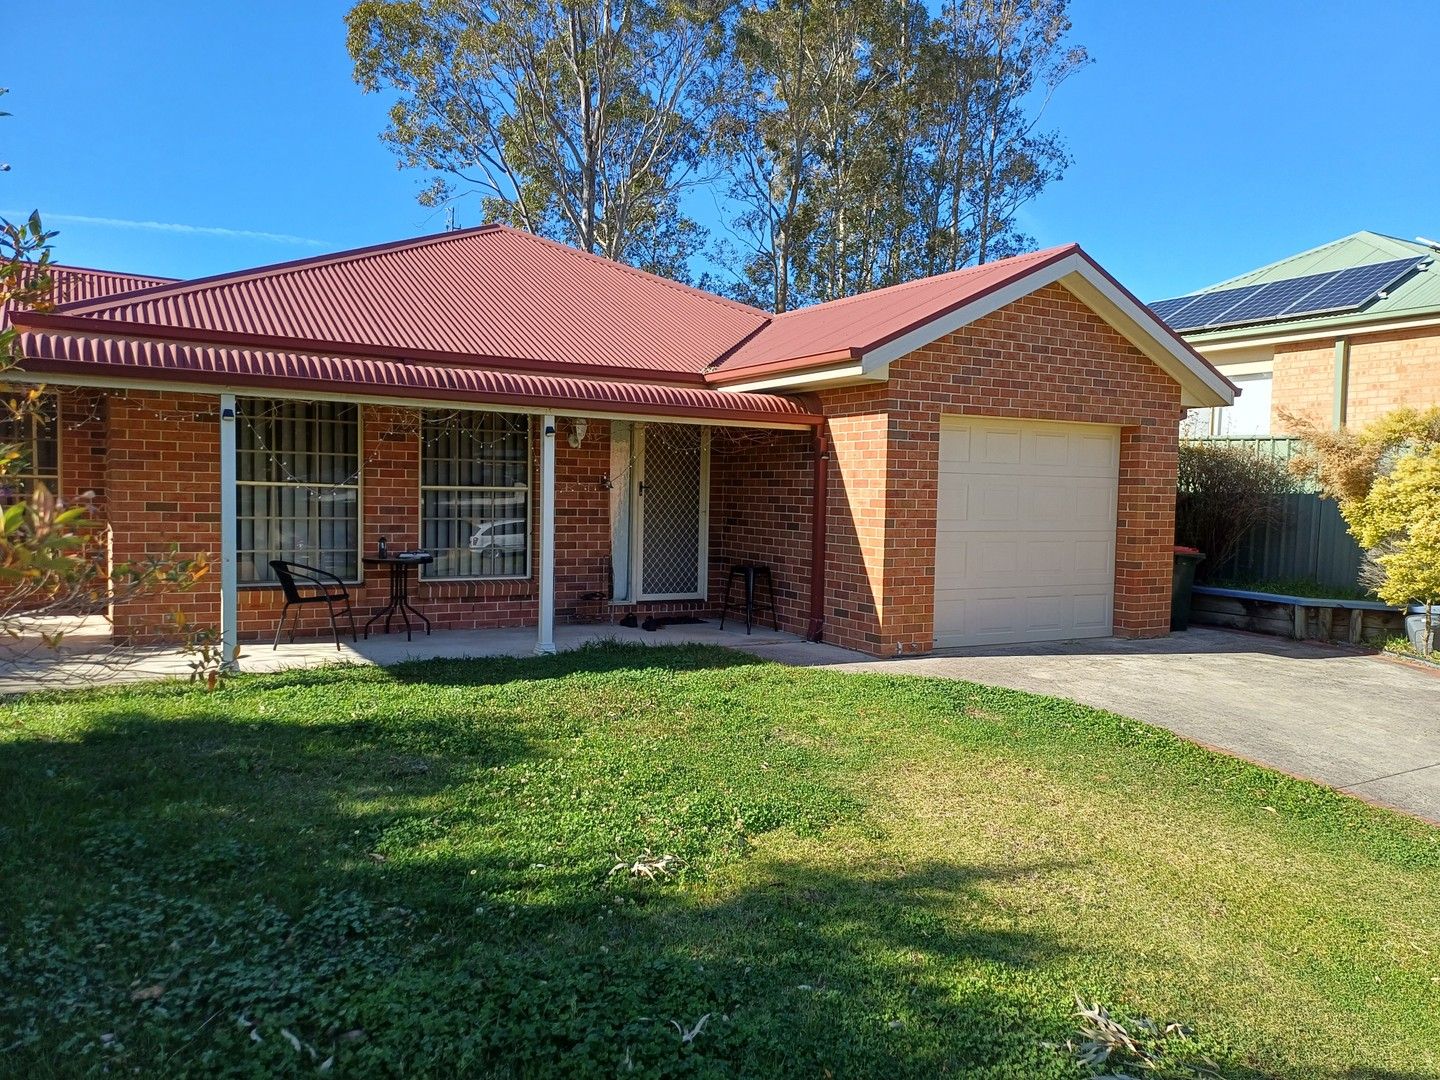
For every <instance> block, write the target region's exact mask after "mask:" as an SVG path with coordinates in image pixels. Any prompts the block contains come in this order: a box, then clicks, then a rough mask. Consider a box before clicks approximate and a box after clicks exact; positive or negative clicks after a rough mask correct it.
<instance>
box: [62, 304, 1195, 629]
mask: <svg viewBox="0 0 1440 1080" xmlns="http://www.w3.org/2000/svg"><path fill="white" fill-rule="evenodd" d="M819 398H820V401H821V404H822V408H823V410H824V412H825V414H826V416H827V418H828V426H829V435H830V439H831V443H832V462H831V468H830V491H829V512H828V516H827V564H826V582H827V591H826V597H825V612H824V615H825V624H826V625H825V637H826V640H828V641H831V642H834V643H837V644H841V645H846V646H850V647H854V648H860V649H865V650H867V651H870V652H873V653H878V654H881V655H895V654H897V653H915V652H924V651H927V650H929V649H930V648H931V644H932V640H933V622H934V610H933V605H934V584H935V583H934V565H935V562H934V554H935V553H934V545H935V531H934V530H935V499H936V491H937V483H938V456H939V422H940V417H941V415H942V414H945V413H955V414H962V413H969V414H983V415H994V416H1004V417H1012V418H1030V419H1043V420H1059V421H1067V420H1068V421H1083V422H1087V423H1102V424H1115V425H1118V426H1120V428H1121V460H1120V490H1119V522H1120V527H1119V533H1118V537H1117V551H1116V558H1117V568H1116V604H1115V629H1116V632H1117V633H1120V634H1125V635H1135V636H1145V635H1158V634H1163V633H1165V632H1166V631H1167V629H1168V619H1169V577H1170V561H1171V560H1170V553H1169V551H1170V545H1171V542H1172V536H1173V514H1174V481H1175V448H1176V440H1175V422H1176V420H1177V418H1178V417H1179V415H1180V411H1181V410H1180V404H1179V388H1178V386H1177V385H1176V384H1175V383H1174V382H1173V381H1172V380H1170V379H1169V377H1168V376H1166V375H1164V374H1163V373H1162V372H1160V371H1159V369H1157V368H1156V367H1155V366H1154V365H1153V364H1152V363H1151V362H1150V361H1149V360H1148V359H1147V358H1145V357H1144V356H1143V355H1141V354H1140V353H1139V352H1138V351H1137V350H1135V349H1134V348H1133V347H1132V346H1130V345H1129V344H1128V343H1127V342H1126V341H1124V339H1123V338H1121V337H1120V336H1119V335H1118V334H1117V333H1115V332H1114V331H1113V330H1111V329H1110V328H1109V327H1108V326H1106V325H1105V324H1104V323H1103V322H1102V321H1101V320H1100V319H1099V318H1098V317H1096V316H1095V315H1093V314H1092V313H1091V312H1090V311H1089V310H1088V309H1087V308H1086V307H1085V306H1084V305H1083V304H1082V303H1081V302H1080V301H1079V300H1078V299H1076V298H1075V297H1074V296H1073V295H1072V294H1070V293H1069V292H1068V291H1066V290H1065V289H1064V288H1063V287H1061V286H1059V285H1053V286H1050V287H1048V288H1046V289H1043V290H1041V291H1040V292H1037V293H1036V294H1034V295H1032V296H1030V297H1026V298H1024V299H1022V300H1020V301H1017V302H1015V303H1013V304H1011V305H1009V306H1007V307H1006V308H1005V309H1003V310H1002V311H999V312H996V313H994V314H992V315H990V316H988V317H987V318H984V319H981V320H979V321H977V322H976V323H975V324H973V325H971V326H969V327H966V328H964V329H962V330H960V331H957V332H956V333H954V334H951V335H949V336H947V337H945V338H943V339H941V340H939V341H936V342H934V343H932V344H931V345H929V346H926V347H925V348H922V349H919V350H917V351H916V352H914V353H912V354H911V355H909V356H906V357H904V358H902V359H901V360H898V361H896V362H895V363H894V364H892V365H891V369H890V379H889V381H888V382H886V383H880V384H871V385H866V386H860V387H850V388H845V389H841V390H831V391H825V392H822V393H821V394H820V395H819ZM76 415H77V417H78V413H77V414H76ZM97 415H104V416H105V417H106V419H105V421H104V422H103V425H101V426H96V422H95V421H87V422H86V423H84V424H79V425H78V426H77V427H76V428H75V430H73V431H71V430H70V429H66V431H65V435H64V437H65V439H66V441H67V444H70V445H68V446H67V447H66V448H64V449H63V450H62V453H63V454H65V455H66V460H70V461H72V462H73V463H76V466H77V468H78V463H79V462H81V461H91V462H99V461H102V460H103V462H104V465H105V469H104V470H103V471H101V470H99V469H96V468H90V469H89V470H88V472H87V475H86V478H85V483H86V484H87V485H88V486H91V487H95V488H98V489H103V490H104V491H105V492H106V495H107V500H108V502H109V507H110V520H111V522H112V523H113V526H114V544H115V553H116V557H117V558H118V559H126V558H137V557H139V556H141V555H143V554H145V553H147V552H159V551H164V550H166V549H167V548H168V543H169V542H170V541H171V540H178V541H180V543H181V546H182V550H185V551H186V552H187V553H188V552H192V551H203V552H204V553H206V554H207V555H210V556H211V557H215V556H217V555H218V551H219V523H218V418H217V416H216V400H215V399H214V398H207V397H201V396H194V397H189V396H175V395H159V394H149V393H134V394H125V395H115V396H112V397H110V398H109V399H108V400H107V401H105V402H103V403H101V404H100V406H99V411H98V413H97ZM533 423H534V425H535V426H534V427H533V428H532V433H533V437H532V444H533V446H534V453H535V457H536V458H537V460H538V454H539V445H538V444H539V431H538V425H539V421H538V418H537V419H536V420H534V421H533ZM362 424H363V432H364V439H363V442H364V448H363V462H364V465H363V473H364V475H363V480H362V507H363V517H364V521H363V527H362V553H365V554H369V553H371V552H373V551H374V550H375V546H376V542H377V541H378V539H379V537H380V536H382V535H383V536H385V537H386V539H387V540H388V541H389V543H390V544H391V546H392V547H395V548H399V547H408V546H412V545H415V544H418V542H419V517H420V494H419V454H420V445H419V433H418V422H417V418H416V416H415V414H414V413H411V412H409V411H406V410H403V409H395V408H388V407H379V406H366V407H364V409H363V410H362ZM87 425H88V426H87ZM559 427H560V430H559V432H558V435H557V440H556V457H557V485H556V487H557V491H556V536H557V542H556V587H557V597H556V616H557V619H558V620H559V621H561V622H564V621H567V620H579V621H587V622H588V621H596V620H599V621H608V620H609V619H611V618H615V617H618V616H619V615H621V614H624V613H627V612H629V611H632V610H637V611H638V613H639V614H641V615H642V616H643V615H644V614H648V613H651V612H685V611H689V612H702V613H710V614H713V613H714V612H715V611H716V609H717V608H718V604H719V600H720V595H721V592H722V591H723V587H724V580H725V573H726V571H727V569H728V567H729V566H730V565H731V564H732V563H735V562H742V561H743V562H764V563H767V564H769V565H770V566H771V567H772V568H773V570H774V573H775V579H776V581H775V583H776V586H777V593H778V607H779V614H780V621H781V625H782V627H783V628H784V629H787V630H790V631H792V632H797V633H799V632H803V631H804V629H805V626H806V623H807V621H808V617H809V556H810V513H811V490H810V485H811V477H812V467H813V462H812V460H811V448H810V438H811V436H810V435H809V434H808V433H803V432H797V433H763V432H729V431H726V430H723V429H716V430H714V431H712V444H711V445H712V452H711V502H710V529H711V532H710V567H709V573H710V599H709V601H708V602H701V601H692V602H678V603H665V604H651V605H641V606H639V607H638V609H637V608H634V607H619V606H612V605H610V604H609V603H608V602H593V601H585V600H583V599H582V597H583V596H584V594H586V593H590V592H602V593H606V594H607V595H608V589H609V560H610V512H609V501H610V493H609V491H608V490H607V489H606V487H605V485H604V483H603V481H604V479H605V478H606V477H607V475H608V474H609V472H610V468H611V464H610V425H609V424H607V423H605V422H604V421H591V422H590V423H589V430H588V433H587V435H586V438H585V440H584V442H583V443H582V445H581V446H580V447H579V448H578V449H577V448H572V447H570V446H569V444H568V440H567V436H568V434H569V431H570V427H569V421H568V420H566V419H563V418H562V419H561V421H560V425H559ZM102 430H103V434H104V436H105V439H104V440H103V441H102V440H100V438H99V435H100V433H101V431H102ZM100 451H103V454H102V453H100ZM537 479H538V476H537ZM73 480H74V483H77V484H78V483H81V477H80V475H79V474H78V473H77V475H76V476H75V477H74V478H73ZM66 483H67V484H69V483H71V479H70V478H68V477H67V479H66ZM532 487H533V485H532ZM533 516H534V517H535V518H536V519H537V520H536V525H535V528H536V531H537V533H538V514H535V515H533ZM538 546H539V545H538V535H537V536H536V537H535V538H534V543H533V545H532V549H533V550H536V551H538ZM537 569H538V564H537V565H536V566H535V567H532V571H533V570H537ZM387 589H388V582H387V580H386V578H385V577H384V575H383V574H377V573H374V572H371V573H368V574H366V581H365V584H364V585H363V586H360V587H358V588H357V590H356V605H355V606H356V612H357V616H358V618H359V619H360V620H361V621H362V622H363V620H364V619H365V618H367V617H368V615H369V614H370V613H371V612H372V611H374V610H376V609H378V608H379V607H381V606H382V605H383V604H384V602H385V600H386V596H387ZM413 596H414V602H415V604H416V606H417V607H420V608H421V609H422V610H423V611H425V612H426V614H427V615H429V616H430V617H431V619H432V621H433V622H434V623H435V625H436V626H437V627H439V628H481V627H497V626H529V625H533V624H534V621H535V618H536V608H537V600H536V582H535V578H534V575H533V573H532V576H531V577H530V578H527V579H525V580H518V581H458V582H457V581H450V582H418V583H416V586H415V588H414V590H413ZM280 603H281V600H280V595H279V592H278V590H277V589H275V588H271V587H250V588H242V590H241V596H240V606H241V631H242V637H245V638H250V639H253V638H261V639H268V637H269V636H270V635H271V634H272V633H273V631H274V627H275V625H276V622H277V620H278V617H279V611H280ZM177 604H179V605H180V606H182V607H184V608H185V610H186V611H187V614H188V616H189V617H190V618H191V619H192V620H194V621H196V622H198V623H201V624H204V625H213V624H214V622H215V621H216V620H217V618H218V571H217V572H216V573H215V574H213V575H212V576H211V577H210V578H209V579H207V580H206V581H205V582H203V583H202V585H201V587H200V588H198V589H197V590H196V591H195V592H193V593H192V594H189V595H187V596H184V597H180V598H176V597H174V596H165V597H154V598H148V599H146V600H142V601H136V602H133V603H131V604H127V605H123V606H122V608H121V609H120V610H117V612H116V628H117V632H118V633H120V634H121V635H123V636H126V637H129V638H132V639H144V638H146V637H151V636H155V635H157V634H159V633H161V632H163V631H164V629H165V624H166V615H167V613H168V612H169V611H171V610H173V609H174V608H175V607H176V606H177ZM300 632H301V633H302V634H305V635H314V634H317V633H325V632H328V623H327V620H326V619H325V616H324V614H323V612H316V611H314V610H313V609H311V610H310V611H308V612H306V613H305V620H304V622H303V623H302V625H301V631H300Z"/></svg>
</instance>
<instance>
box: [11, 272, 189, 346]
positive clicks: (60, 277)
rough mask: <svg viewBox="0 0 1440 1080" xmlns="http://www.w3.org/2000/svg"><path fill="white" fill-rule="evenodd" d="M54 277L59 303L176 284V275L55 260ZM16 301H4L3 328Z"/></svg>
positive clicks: (52, 275) (56, 298)
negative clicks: (150, 274) (122, 271)
mask: <svg viewBox="0 0 1440 1080" xmlns="http://www.w3.org/2000/svg"><path fill="white" fill-rule="evenodd" d="M49 272H50V279H51V281H52V282H53V283H54V287H55V293H54V296H53V297H52V299H53V301H54V303H56V304H77V303H83V302H85V301H87V300H98V299H100V298H101V297H104V296H113V295H115V294H116V293H128V292H134V291H135V290H136V289H148V288H151V287H153V286H155V285H169V284H172V283H173V282H174V281H175V279H174V278H161V277H148V276H145V275H141V274H117V273H114V272H113V271H110V270H91V269H89V268H88V267H84V266H63V265H61V264H59V263H51V264H50V268H49ZM12 307H13V305H12V304H10V303H8V302H7V303H4V304H0V330H3V329H5V327H7V326H9V325H10V311H11V309H12Z"/></svg>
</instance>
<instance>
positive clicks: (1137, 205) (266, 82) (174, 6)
mask: <svg viewBox="0 0 1440 1080" xmlns="http://www.w3.org/2000/svg"><path fill="white" fill-rule="evenodd" d="M6 7H7V8H8V9H9V10H8V11H7V12H6V13H5V14H3V15H0V31H3V40H5V41H7V42H10V43H12V44H13V43H14V42H16V41H19V42H24V43H25V47H24V48H10V49H7V54H8V55H10V56H12V57H19V58H20V62H19V63H16V62H15V61H13V60H11V61H0V85H3V86H8V87H9V88H10V90H11V92H10V94H9V95H7V96H6V97H5V98H3V99H0V108H4V109H6V110H8V111H9V112H11V113H13V114H15V115H14V116H13V117H11V118H8V119H3V120H0V161H8V162H9V163H10V164H11V166H12V168H11V171H10V172H8V173H3V174H0V210H3V211H17V210H18V211H25V212H28V211H29V210H30V209H31V208H33V207H38V208H39V209H40V210H41V211H42V212H43V213H44V214H45V216H46V218H47V221H48V222H49V223H50V224H51V225H52V226H54V227H57V228H59V229H60V230H61V236H60V238H59V239H58V241H57V248H56V257H57V259H59V260H60V261H63V262H69V263H76V264H80V265H89V266H99V267H104V268H113V269H124V270H134V271H141V272H148V273H155V274H164V275H173V276H196V275H200V274H207V273H217V272H221V271H224V270H230V269H235V268H238V267H242V266H248V265H256V264H259V263H264V262H273V261H278V260H282V259H289V258H298V257H301V256H304V255H308V254H316V253H320V252H323V251H327V250H337V249H341V248H346V247H354V246H359V245H362V244H368V243H376V242H380V241H384V240H391V239H396V238H399V237H404V236H413V235H418V234H421V233H425V232H432V231H437V230H439V229H440V228H442V227H443V224H444V222H443V217H442V216H441V215H440V214H438V213H436V212H434V211H430V210H427V209H425V208H423V207H421V206H419V205H418V204H417V203H416V202H415V200H414V195H415V193H416V191H417V190H418V188H419V187H420V185H421V181H422V178H421V177H420V176H419V175H418V174H408V173H402V172H399V171H397V169H396V168H395V164H394V161H393V158H392V157H391V155H390V152H389V151H388V150H387V149H386V148H385V147H384V146H382V145H381V144H380V142H379V140H378V138H377V135H378V133H379V131H380V130H381V129H382V128H383V127H384V123H385V116H384V113H385V105H386V103H385V102H384V101H383V100H382V99H380V98H378V97H375V96H370V97H367V96H365V95H362V94H361V93H360V91H359V89H358V88H357V87H356V86H355V85H354V83H353V81H352V79H351V76H350V66H349V62H348V59H347V57H346V54H345V45H344V26H343V23H342V17H343V14H344V12H345V10H346V9H347V7H348V5H347V4H345V3H344V2H343V0H336V2H332V0H302V2H298V3H297V2H294V0H290V2H275V0H255V2H252V3H248V4H228V3H167V4H162V3H143V4H115V3H113V2H90V0H62V2H56V3H49V4H24V5H21V4H9V5H6ZM1072 16H1073V19H1074V23H1075V29H1074V34H1073V36H1074V39H1075V40H1076V41H1077V42H1079V43H1081V44H1084V45H1085V46H1086V47H1088V48H1089V49H1090V52H1091V54H1092V55H1093V56H1094V58H1095V63H1094V64H1092V65H1091V66H1090V67H1089V68H1087V69H1086V70H1084V71H1082V72H1081V73H1080V74H1078V75H1077V76H1075V78H1074V79H1073V80H1072V81H1071V82H1070V83H1068V84H1067V85H1066V86H1065V87H1064V88H1062V90H1061V92H1060V94H1059V95H1058V97H1057V98H1056V100H1055V101H1054V103H1053V104H1052V105H1051V108H1050V110H1049V113H1048V123H1049V124H1050V125H1052V126H1054V127H1057V128H1058V129H1060V130H1061V131H1062V132H1063V133H1064V134H1065V136H1066V138H1067V139H1068V141H1069V144H1070V148H1071V151H1072V152H1073V154H1074V157H1075V164H1074V166H1073V167H1072V168H1071V170H1070V172H1069V173H1068V175H1067V176H1066V178H1065V180H1064V182H1063V183H1061V184H1058V185H1056V186H1055V187H1053V188H1052V189H1051V190H1050V191H1048V192H1047V193H1046V194H1045V195H1044V196H1043V197H1042V198H1041V199H1039V200H1038V201H1037V202H1035V203H1034V204H1032V205H1031V206H1030V207H1028V208H1027V209H1026V211H1025V213H1024V218H1023V222H1024V225H1025V227H1026V228H1027V229H1028V230H1029V231H1030V232H1032V233H1033V234H1034V235H1035V236H1036V238H1037V239H1038V240H1039V242H1040V243H1041V244H1042V245H1049V244H1057V243H1064V242H1067V241H1071V240H1075V241H1079V242H1080V243H1081V244H1083V245H1084V246H1085V247H1086V248H1087V249H1088V250H1089V251H1090V252H1091V254H1093V255H1094V256H1095V257H1096V258H1098V259H1099V260H1100V261H1101V262H1102V263H1103V264H1105V265H1106V266H1107V267H1108V268H1109V269H1110V270H1111V271H1112V272H1113V273H1114V274H1115V275H1116V276H1117V277H1119V278H1120V280H1121V281H1123V282H1125V283H1126V284H1127V285H1129V286H1130V287H1131V288H1132V289H1134V290H1135V291H1136V292H1137V293H1139V294H1140V295H1141V296H1142V297H1144V298H1146V299H1158V298H1161V297H1164V296H1170V295H1174V294H1176V293H1181V292H1186V291H1189V290H1190V289H1192V288H1196V287H1199V286H1202V285H1207V284H1209V283H1211V282H1213V281H1216V280H1220V279H1222V278H1226V277H1229V276H1232V275H1234V274H1237V273H1240V272H1242V271H1244V270H1247V269H1249V268H1251V267H1252V266H1257V265H1259V264H1261V263H1263V262H1267V261H1270V260H1272V259H1276V258H1279V257H1282V256H1285V255H1287V254H1291V253H1293V252H1295V251H1299V250H1301V249H1303V248H1305V247H1309V246H1313V245H1315V244H1318V243H1323V242H1324V241H1326V240H1330V239H1333V238H1335V237H1337V236H1341V235H1343V234H1345V233H1349V232H1353V231H1355V230H1357V229H1362V228H1369V229H1375V230H1377V231H1380V232H1388V233H1392V234H1395V235H1398V236H1403V237H1413V236H1415V235H1417V234H1426V235H1434V234H1435V233H1437V232H1440V207H1437V196H1436V191H1437V187H1436V177H1437V176H1440V138H1437V125H1436V120H1435V113H1434V106H1433V99H1432V98H1431V96H1430V92H1429V90H1428V84H1429V79H1428V68H1429V66H1430V63H1431V60H1430V57H1429V53H1430V51H1431V50H1433V49H1434V47H1435V46H1436V45H1437V43H1440V4H1437V3H1435V2H1434V0H1393V2H1391V3H1389V4H1387V5H1385V6H1384V7H1383V8H1372V9H1367V8H1366V7H1365V6H1363V5H1358V4H1354V3H1351V2H1345V0H1315V2H1313V3H1312V2H1302V0H1292V2H1279V0H1271V2H1266V0H1250V2H1245V0H1225V2H1213V3H1205V4H1193V3H1192V4H1180V3H1178V2H1166V0H1162V2H1159V3H1156V2H1153V0H1074V3H1073V7H1072ZM475 212H476V211H475V209H474V206H473V203H472V204H471V206H470V207H468V208H463V207H462V209H461V211H460V214H461V223H462V224H474V223H475V221H474V218H473V215H474V214H475Z"/></svg>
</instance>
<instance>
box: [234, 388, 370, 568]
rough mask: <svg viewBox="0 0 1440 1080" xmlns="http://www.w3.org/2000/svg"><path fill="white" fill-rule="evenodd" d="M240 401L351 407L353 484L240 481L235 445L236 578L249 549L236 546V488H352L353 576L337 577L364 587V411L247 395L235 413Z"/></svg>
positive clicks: (237, 537) (237, 519)
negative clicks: (353, 513)
mask: <svg viewBox="0 0 1440 1080" xmlns="http://www.w3.org/2000/svg"><path fill="white" fill-rule="evenodd" d="M244 402H262V403H266V404H270V405H296V404H300V405H348V406H350V407H351V408H353V409H354V410H355V481H354V483H352V484H306V483H295V482H294V481H270V480H242V479H241V478H240V467H239V459H240V457H241V454H242V453H243V451H241V450H240V448H239V446H238V445H237V447H236V450H237V453H236V458H237V461H236V469H235V489H236V495H237V505H236V514H235V553H236V559H235V562H236V573H237V575H238V574H239V572H240V557H239V556H240V552H241V551H242V550H249V549H243V548H241V546H240V519H241V514H240V513H239V505H238V495H239V490H240V488H242V487H258V488H271V489H278V488H309V489H317V488H322V487H331V488H341V489H345V490H352V489H353V490H354V492H355V573H354V574H353V575H352V576H347V575H345V574H341V575H339V577H340V580H341V581H343V582H344V583H345V584H346V585H354V586H356V587H360V586H362V585H364V584H365V560H364V554H365V409H364V408H363V407H362V406H361V405H359V404H358V403H356V402H353V401H337V400H332V399H324V398H320V399H316V400H313V401H303V400H299V399H296V398H288V397H285V398H267V397H255V396H251V395H242V396H239V397H237V398H236V400H235V404H236V411H237V413H238V412H240V411H241V408H242V406H243V403H244ZM237 421H238V417H237ZM237 444H238V440H237ZM266 565H267V568H268V565H269V562H268V560H267V562H266ZM236 585H237V587H239V588H241V589H278V588H280V582H278V581H270V580H263V579H261V580H246V579H244V578H240V579H239V580H238V581H237V582H236Z"/></svg>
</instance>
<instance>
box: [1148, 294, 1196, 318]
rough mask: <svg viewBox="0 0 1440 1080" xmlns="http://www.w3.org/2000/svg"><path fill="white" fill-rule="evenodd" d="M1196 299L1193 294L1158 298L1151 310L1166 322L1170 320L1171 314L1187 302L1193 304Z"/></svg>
mask: <svg viewBox="0 0 1440 1080" xmlns="http://www.w3.org/2000/svg"><path fill="white" fill-rule="evenodd" d="M1195 300H1196V298H1195V297H1194V296H1193V295H1192V296H1176V297H1174V298H1172V299H1170V300H1156V301H1155V303H1153V304H1151V305H1150V310H1151V311H1153V312H1154V313H1155V314H1156V315H1157V316H1159V317H1160V318H1161V319H1163V320H1164V321H1165V322H1169V321H1170V316H1171V315H1174V314H1175V313H1176V312H1178V311H1179V310H1180V309H1181V308H1183V307H1184V306H1185V305H1186V304H1193V303H1194V302H1195Z"/></svg>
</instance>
